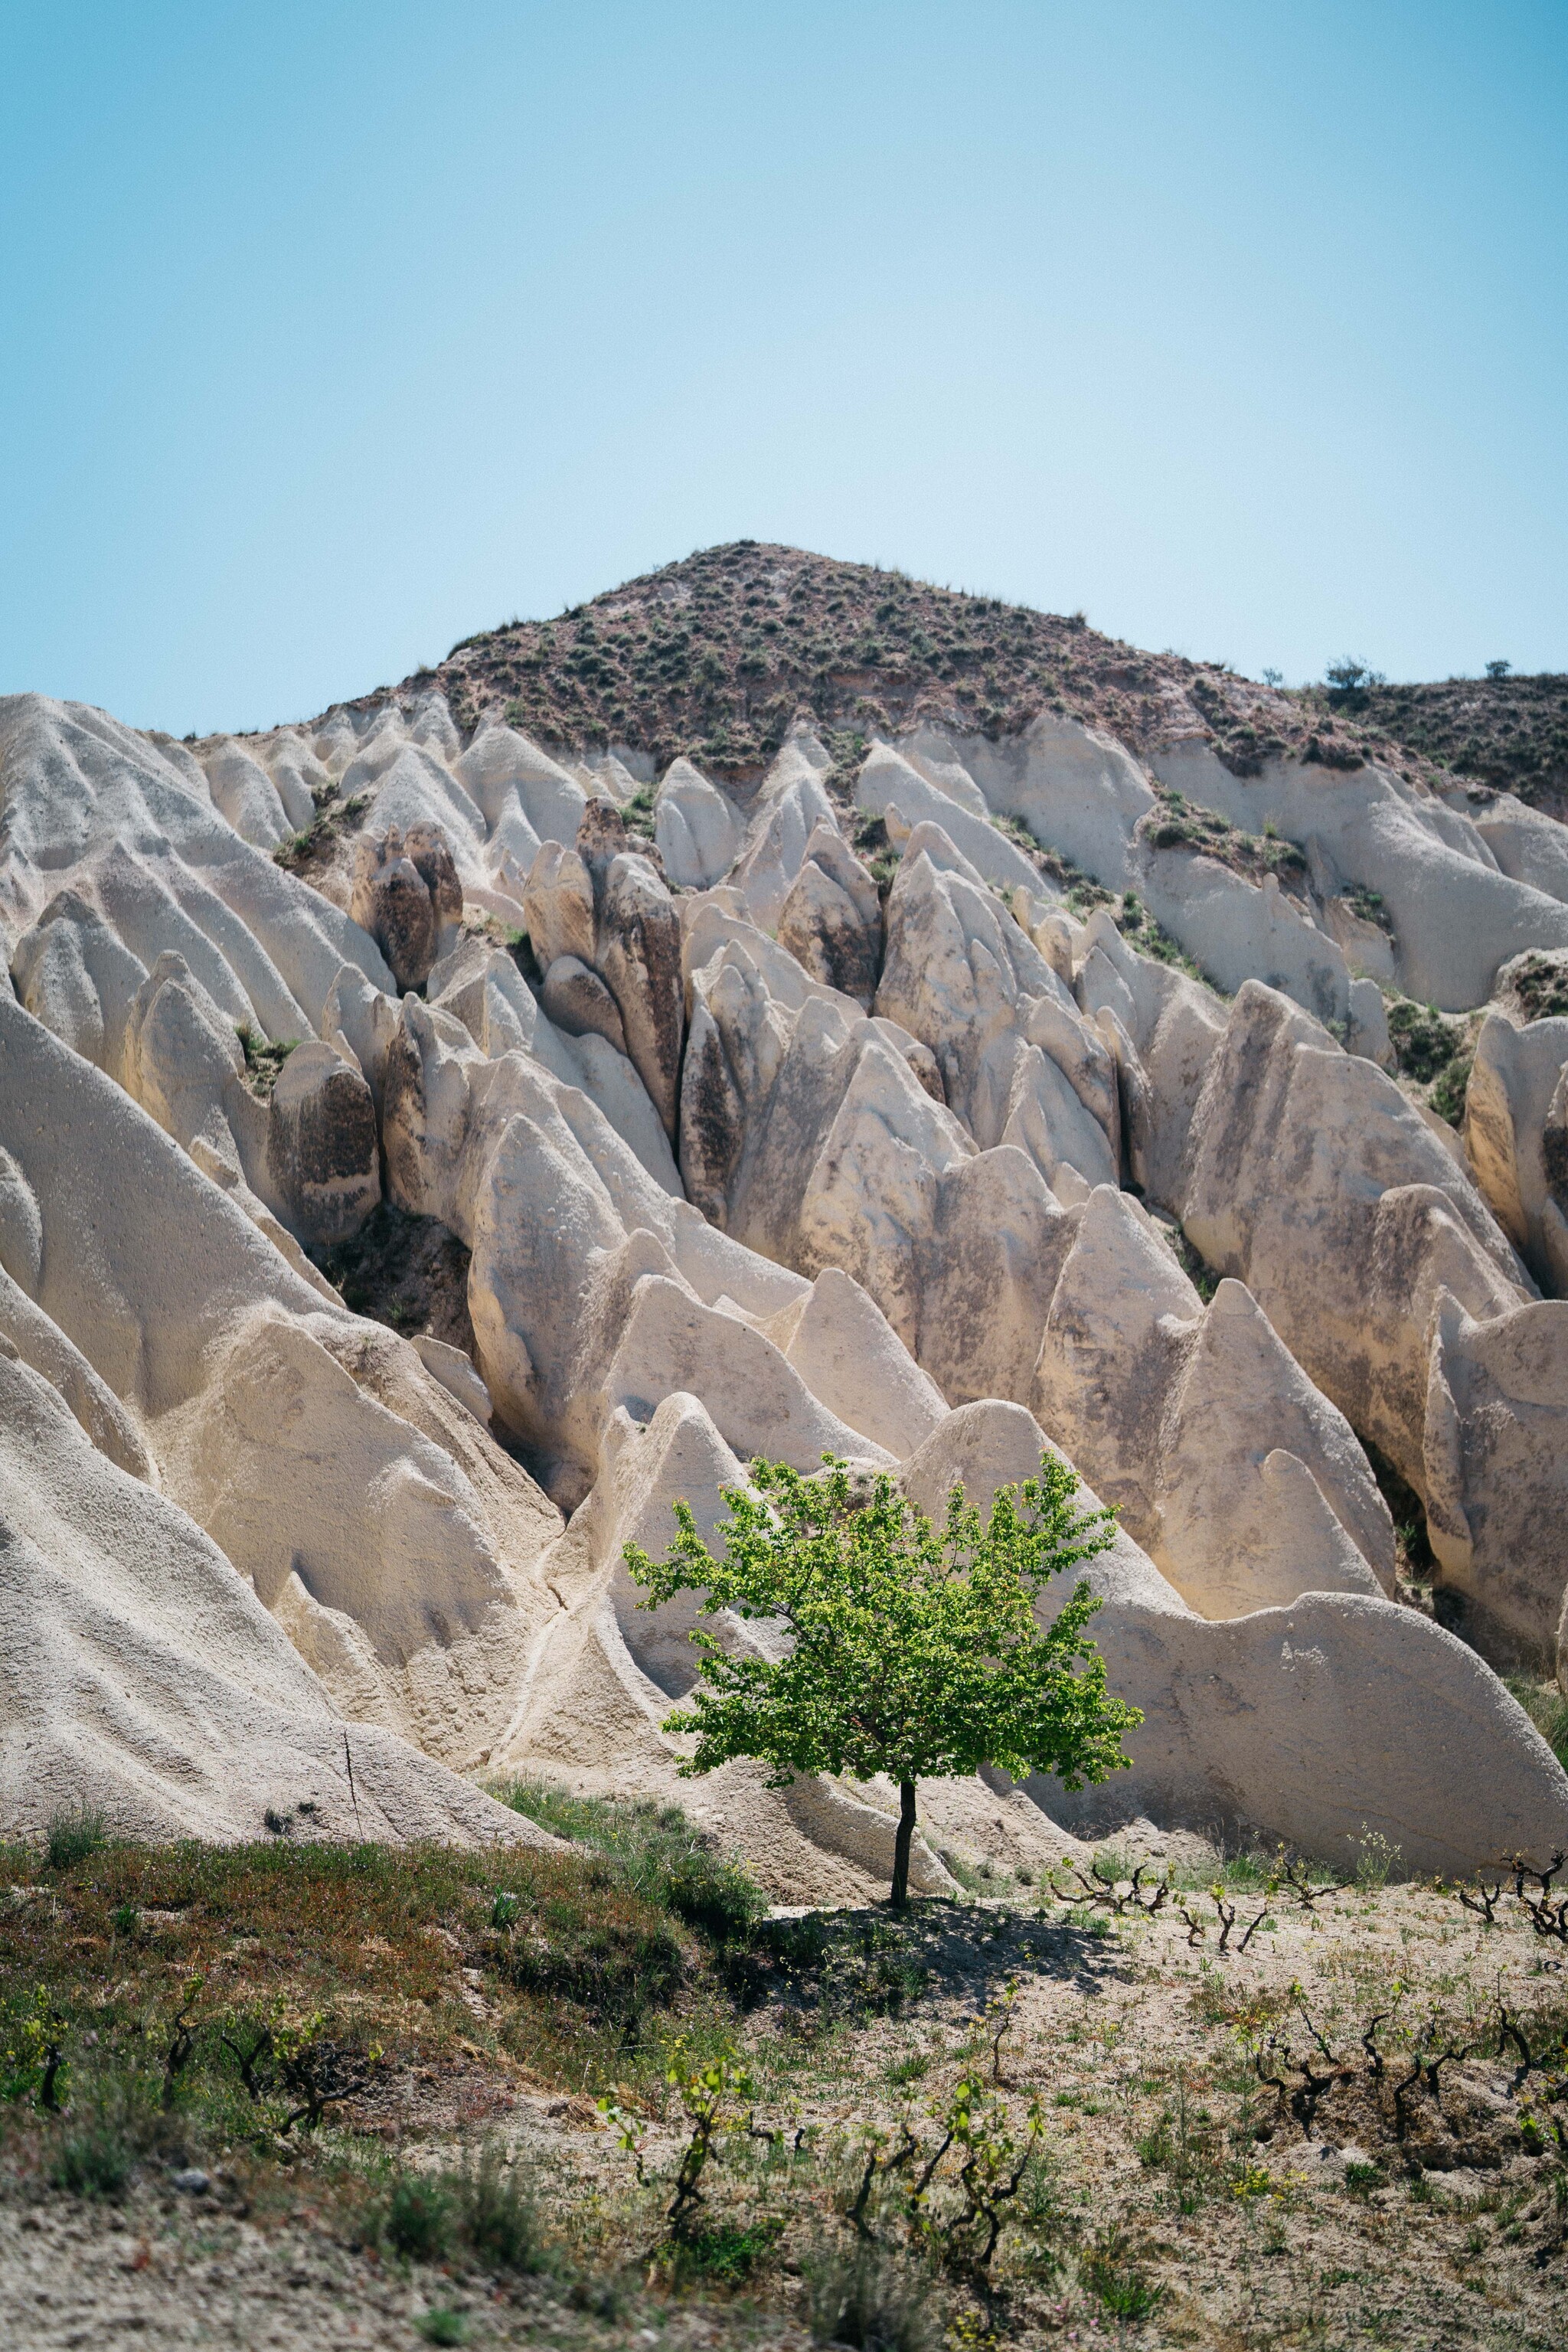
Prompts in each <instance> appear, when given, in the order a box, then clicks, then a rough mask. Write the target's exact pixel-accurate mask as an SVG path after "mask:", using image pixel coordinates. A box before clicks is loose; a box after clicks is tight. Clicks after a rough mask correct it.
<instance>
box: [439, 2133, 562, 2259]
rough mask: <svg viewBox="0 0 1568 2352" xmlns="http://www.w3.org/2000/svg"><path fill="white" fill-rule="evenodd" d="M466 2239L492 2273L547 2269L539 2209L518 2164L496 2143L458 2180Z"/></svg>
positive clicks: (487, 2148)
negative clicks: (510, 2162) (513, 2162)
mask: <svg viewBox="0 0 1568 2352" xmlns="http://www.w3.org/2000/svg"><path fill="white" fill-rule="evenodd" d="M457 2203H458V2216H459V2221H460V2224H461V2228H462V2232H463V2235H464V2237H465V2238H466V2239H467V2240H468V2244H469V2245H470V2246H471V2247H472V2248H473V2251H474V2252H475V2253H476V2254H478V2255H479V2257H480V2259H481V2260H482V2261H483V2262H485V2263H489V2266H490V2267H491V2269H493V2270H500V2271H523V2272H532V2271H537V2270H540V2269H542V2266H543V2260H544V2255H543V2240H542V2232H541V2230H540V2226H539V2212H538V2208H537V2207H536V2205H535V2204H534V2201H533V2199H532V2197H531V2195H530V2194H529V2191H528V2189H527V2187H526V2185H525V2183H524V2181H523V2179H522V2177H521V2174H520V2173H519V2171H518V2169H517V2167H516V2166H515V2164H508V2162H507V2161H506V2158H505V2157H504V2155H503V2154H502V2152H501V2150H500V2147H497V2146H496V2144H495V2143H494V2142H493V2141H490V2142H488V2143H487V2144H486V2146H485V2147H483V2148H482V2149H481V2150H480V2152H479V2158H478V2160H477V2162H473V2163H471V2164H468V2165H466V2166H465V2167H464V2168H463V2170H462V2171H461V2172H460V2173H459V2174H458V2179H457Z"/></svg>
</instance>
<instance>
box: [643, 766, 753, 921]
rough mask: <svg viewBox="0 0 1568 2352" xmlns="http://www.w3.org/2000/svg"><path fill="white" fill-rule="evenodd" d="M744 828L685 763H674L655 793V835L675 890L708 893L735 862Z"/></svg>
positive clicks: (715, 791) (729, 806)
mask: <svg viewBox="0 0 1568 2352" xmlns="http://www.w3.org/2000/svg"><path fill="white" fill-rule="evenodd" d="M741 836H742V828H741V823H740V819H739V817H738V816H737V815H736V813H735V810H734V807H733V806H732V804H731V802H730V801H729V800H727V799H726V798H725V796H724V794H723V793H721V791H720V790H719V788H718V786H717V785H716V784H710V782H709V781H708V779H707V777H706V776H704V775H701V774H700V772H698V770H697V769H696V768H694V767H693V766H692V764H691V762H690V761H689V760H684V759H682V760H672V761H670V764H669V766H668V768H667V769H666V770H665V772H664V774H663V776H662V777H661V779H660V781H659V787H658V792H657V793H655V795H654V803H653V837H654V840H655V841H656V842H657V843H658V854H659V856H660V857H661V858H662V859H663V860H664V870H665V872H666V874H667V875H668V877H669V879H670V881H671V882H672V883H673V884H674V885H675V887H677V888H678V889H685V890H707V889H710V888H711V887H712V886H713V884H714V883H715V882H720V881H721V880H722V879H723V877H724V876H725V875H726V874H728V872H729V871H730V868H731V866H732V865H733V864H734V862H735V858H736V855H737V853H738V851H739V849H740V846H741Z"/></svg>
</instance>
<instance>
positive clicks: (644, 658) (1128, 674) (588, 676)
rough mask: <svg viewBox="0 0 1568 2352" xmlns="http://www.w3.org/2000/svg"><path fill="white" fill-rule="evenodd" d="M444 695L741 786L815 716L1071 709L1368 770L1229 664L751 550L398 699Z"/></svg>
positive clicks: (546, 625)
mask: <svg viewBox="0 0 1568 2352" xmlns="http://www.w3.org/2000/svg"><path fill="white" fill-rule="evenodd" d="M428 685H436V686H438V687H439V688H441V689H442V691H443V692H444V693H445V694H446V696H447V699H448V702H449V703H450V706H451V709H452V714H453V717H454V718H455V719H456V720H457V722H458V726H459V727H461V728H463V729H465V730H467V729H468V728H470V727H472V726H473V725H474V724H475V723H476V721H477V720H478V719H479V716H480V714H481V713H482V712H483V711H485V710H488V709H496V708H498V707H499V708H500V709H504V710H505V711H506V713H507V716H508V717H509V718H510V719H511V720H512V721H513V723H514V724H515V725H517V726H519V727H521V728H522V729H524V730H526V731H527V732H528V733H529V734H531V735H533V736H535V737H536V738H538V739H539V740H541V741H542V742H545V743H550V744H557V745H578V744H583V743H592V742H603V743H610V742H614V743H622V744H627V745H630V746H632V747H633V748H635V749H636V750H637V751H645V752H647V753H649V754H651V755H652V757H653V758H654V759H655V760H656V761H658V763H659V764H660V765H661V766H662V765H663V764H664V763H665V762H667V761H669V760H672V759H674V758H676V757H677V756H678V755H679V754H680V753H683V752H684V753H685V754H687V755H688V756H689V758H691V759H693V760H695V761H697V762H698V763H699V764H700V766H702V767H704V768H705V769H709V770H712V771H713V772H716V773H718V774H721V775H725V776H731V777H744V776H747V775H750V774H752V773H755V772H757V771H758V770H759V769H760V768H761V767H762V766H763V765H765V763H766V761H768V760H769V759H770V758H771V757H772V755H773V752H774V751H776V750H777V748H778V746H779V744H780V743H781V742H782V741H783V740H784V735H785V733H786V732H787V730H788V729H789V727H790V724H791V722H792V720H793V719H795V715H796V713H797V712H798V711H800V710H802V709H809V710H810V712H811V713H812V714H813V716H814V718H815V719H816V722H817V723H818V724H819V725H820V726H823V727H827V728H845V729H849V730H856V731H858V732H861V733H867V734H869V733H872V732H876V733H890V732H896V731H901V730H904V729H907V728H909V727H910V726H912V725H913V724H914V723H915V722H916V721H917V720H919V719H921V718H926V717H930V718H932V719H943V720H946V721H947V722H948V723H950V724H952V725H956V726H958V727H961V728H964V729H969V730H976V731H983V732H984V733H986V734H989V735H993V736H997V735H1007V734H1013V733H1016V731H1017V730H1019V729H1020V728H1023V727H1026V726H1027V724H1028V722H1029V720H1030V719H1033V718H1035V717H1036V716H1037V714H1038V713H1039V712H1040V711H1042V710H1057V711H1063V712H1066V713H1068V714H1070V715H1071V716H1072V717H1074V718H1078V719H1083V720H1085V721H1087V722H1089V724H1092V725H1095V726H1099V727H1104V728H1106V729H1109V730H1111V731H1112V732H1114V733H1115V734H1117V735H1119V736H1120V737H1121V739H1122V740H1124V741H1126V742H1128V743H1131V744H1132V745H1134V746H1135V747H1138V748H1143V747H1146V746H1148V745H1150V744H1152V743H1153V742H1155V741H1157V740H1163V739H1164V738H1167V737H1169V736H1170V735H1172V734H1191V733H1194V732H1200V731H1201V732H1205V733H1209V734H1212V735H1213V736H1214V738H1215V741H1216V743H1217V744H1218V745H1219V747H1220V750H1221V751H1222V753H1223V754H1224V755H1225V756H1226V757H1227V758H1229V759H1232V760H1234V761H1237V763H1238V764H1242V765H1243V772H1245V763H1248V762H1256V761H1258V760H1260V759H1262V758H1263V757H1265V756H1267V754H1268V752H1269V751H1279V750H1284V749H1287V748H1291V749H1296V750H1300V749H1303V748H1305V747H1306V746H1307V745H1308V744H1309V742H1310V740H1312V738H1313V737H1314V736H1315V737H1316V738H1317V739H1318V740H1319V742H1320V744H1321V746H1322V747H1323V751H1324V756H1325V757H1326V758H1327V760H1328V761H1329V764H1342V765H1345V766H1352V767H1353V766H1356V765H1359V764H1360V758H1361V752H1360V749H1359V742H1360V737H1359V731H1358V730H1357V729H1356V728H1355V727H1354V726H1353V725H1349V724H1347V723H1346V722H1345V721H1344V720H1342V719H1340V718H1338V717H1337V716H1336V715H1335V714H1334V713H1332V712H1327V711H1322V710H1310V711H1308V710H1304V709H1301V708H1300V707H1299V705H1298V703H1297V702H1296V701H1295V700H1294V699H1292V698H1290V697H1289V696H1286V695H1283V694H1279V693H1276V692H1274V691H1273V690H1272V689H1270V688H1266V687H1261V686H1257V685H1255V684H1253V683H1252V682H1251V681H1250V680H1248V679H1246V678H1240V677H1235V676H1234V675H1232V674H1231V673H1230V672H1229V671H1228V670H1226V668H1224V667H1223V666H1221V665H1218V664H1207V665H1205V664H1203V663H1199V662H1191V661H1185V660H1183V659H1181V658H1180V657H1179V656H1175V655H1173V654H1147V653H1142V652H1140V651H1139V649H1138V648H1137V647H1136V646H1129V645H1126V644H1123V643H1122V642H1121V640H1120V639H1119V638H1113V637H1106V636H1102V635H1100V633H1099V631H1098V630H1095V629H1091V628H1090V627H1089V625H1088V624H1087V622H1086V621H1085V620H1084V618H1083V616H1082V614H1051V613H1037V612H1034V611H1032V610H1031V609H1030V608H1029V607H1028V606H1026V605H1021V604H1005V603H1004V602H1002V601H1001V600H1000V599H999V598H995V597H987V596H972V595H967V594H964V593H960V592H958V591H956V590H953V589H948V588H936V587H932V586H931V585H930V584H929V583H925V582H922V581H918V580H911V579H910V578H908V577H907V576H906V575H905V574H904V573H902V572H885V571H881V570H879V569H878V568H877V567H876V566H874V565H871V564H864V563H840V562H835V561H834V560H833V559H832V558H830V557H827V556H821V555H811V554H806V553H804V552H802V551H800V550H799V549H797V548H789V547H775V546H768V545H763V544H762V543H760V542H758V541H747V540H742V541H737V542H736V543H735V544H734V545H732V546H729V547H716V548H710V549H707V550H705V551H702V552H701V553H700V554H696V555H692V556H689V557H688V558H686V560H685V561H684V562H679V563H671V564H667V565H666V566H665V567H664V568H663V570H661V571H658V572H649V573H647V575H646V576H645V577H644V578H642V579H640V580H633V581H629V582H627V583H626V585H625V586H624V587H621V588H616V589H614V590H612V591H610V592H609V593H606V594H605V595H602V596H597V597H595V599H594V600H593V602H592V603H591V604H583V605H579V606H578V607H577V608H576V609H575V610H574V611H573V612H569V613H565V614H562V615H561V617H560V618H559V619H557V620H553V621H514V622H512V623H510V625H508V626H507V627H505V628H501V629H492V630H487V631H485V632H483V633H482V634H480V635H478V636H473V637H469V638H467V639H465V641H464V642H463V643H462V644H461V645H459V646H454V647H453V649H452V651H451V653H450V654H449V655H448V656H447V659H446V660H445V661H444V662H442V663H441V664H440V665H439V666H438V667H437V668H436V669H435V670H431V671H423V672H420V673H418V674H417V676H416V677H414V678H411V679H408V680H405V685H404V687H403V688H399V689H398V691H399V692H400V693H401V692H406V691H408V690H409V689H411V688H417V687H423V686H428ZM385 693H386V689H380V690H378V692H377V693H376V694H375V695H372V696H366V697H364V698H362V701H363V703H364V704H372V703H374V702H377V701H380V700H382V699H384V696H385Z"/></svg>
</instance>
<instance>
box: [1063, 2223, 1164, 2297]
mask: <svg viewBox="0 0 1568 2352" xmlns="http://www.w3.org/2000/svg"><path fill="white" fill-rule="evenodd" d="M1080 2268H1081V2271H1082V2274H1083V2282H1084V2284H1085V2285H1086V2286H1087V2287H1088V2288H1089V2292H1090V2294H1093V2295H1095V2296H1097V2297H1098V2299H1099V2301H1100V2304H1101V2305H1103V2307H1104V2309H1105V2310H1106V2311H1108V2312H1109V2313H1110V2316H1111V2317H1112V2318H1113V2319H1150V2318H1152V2316H1153V2315H1154V2313H1155V2312H1156V2311H1157V2310H1158V2309H1159V2307H1160V2305H1161V2304H1162V2303H1163V2300H1164V2294H1165V2290H1164V2288H1163V2286H1156V2285H1155V2284H1153V2283H1152V2281H1151V2280H1149V2279H1146V2278H1145V2277H1144V2275H1143V2273H1142V2271H1140V2270H1139V2269H1138V2268H1137V2266H1136V2264H1135V2263H1132V2262H1131V2261H1130V2260H1129V2258H1128V2252H1127V2242H1126V2233H1125V2232H1124V2231H1122V2230H1121V2228H1120V2227H1119V2226H1112V2227H1111V2228H1110V2229H1105V2230H1101V2231H1100V2234H1099V2236H1098V2237H1097V2238H1096V2240H1095V2242H1094V2243H1093V2245H1092V2246H1091V2248H1090V2249H1089V2252H1088V2253H1087V2254H1085V2256H1084V2258H1083V2261H1082V2263H1081V2265H1080Z"/></svg>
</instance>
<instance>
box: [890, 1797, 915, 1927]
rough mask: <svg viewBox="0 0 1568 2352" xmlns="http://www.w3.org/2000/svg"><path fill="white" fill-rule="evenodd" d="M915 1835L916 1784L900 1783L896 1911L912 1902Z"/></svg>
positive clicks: (895, 1848) (895, 1859) (895, 1853)
mask: <svg viewBox="0 0 1568 2352" xmlns="http://www.w3.org/2000/svg"><path fill="white" fill-rule="evenodd" d="M914 1833H915V1784H914V1782H913V1781H912V1780H900V1782H899V1834H898V1836H897V1837H896V1838H895V1839H894V1841H893V1892H892V1897H891V1900H892V1906H893V1909H894V1910H895V1911H903V1910H906V1909H907V1908H908V1906H909V1900H910V1840H911V1839H912V1837H913V1836H914Z"/></svg>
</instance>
